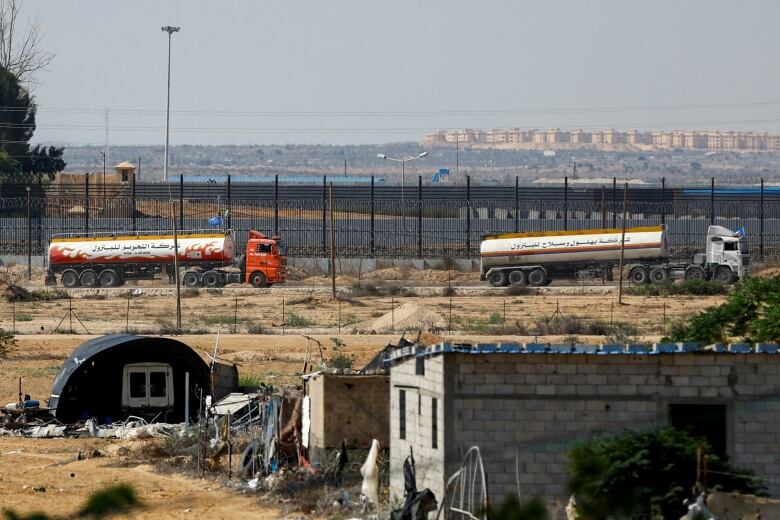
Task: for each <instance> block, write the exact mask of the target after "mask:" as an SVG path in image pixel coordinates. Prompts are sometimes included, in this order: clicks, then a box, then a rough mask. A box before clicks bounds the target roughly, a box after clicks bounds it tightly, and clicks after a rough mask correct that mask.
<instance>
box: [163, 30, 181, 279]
mask: <svg viewBox="0 0 780 520" xmlns="http://www.w3.org/2000/svg"><path fill="white" fill-rule="evenodd" d="M180 29H181V27H173V26H171V25H166V26H165V27H162V30H163V31H165V32H167V33H168V102H167V104H166V108H165V163H164V164H163V182H168V143H169V137H170V126H171V35H173V33H175V32H179V30H180ZM177 276H178V275H177Z"/></svg>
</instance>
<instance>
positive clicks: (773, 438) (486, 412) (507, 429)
mask: <svg viewBox="0 0 780 520" xmlns="http://www.w3.org/2000/svg"><path fill="white" fill-rule="evenodd" d="M777 350H778V349H777V346H776V345H756V346H750V345H745V344H740V345H731V346H729V347H724V346H721V345H716V346H711V347H707V348H706V349H699V348H698V347H697V346H695V345H691V344H681V345H678V344H657V345H655V346H654V347H652V348H648V347H642V346H637V345H632V346H627V347H624V346H620V345H605V346H601V347H597V346H586V345H581V346H577V347H571V346H568V345H566V346H546V345H540V344H526V345H519V344H489V345H478V346H458V345H452V344H449V343H442V344H439V345H436V346H433V347H427V348H422V347H407V348H404V349H399V350H397V351H396V352H395V353H394V357H393V359H392V360H391V372H390V374H391V379H390V475H391V481H390V488H391V496H398V497H401V496H403V472H402V465H403V461H404V459H405V458H406V457H407V456H408V455H409V454H410V451H411V452H413V454H414V458H415V461H416V464H417V485H418V488H423V487H428V488H430V489H431V490H432V491H433V492H434V494H435V495H436V498H437V499H438V500H439V501H441V500H442V498H443V496H444V488H445V483H446V481H447V478H448V477H449V476H450V475H452V474H453V473H454V472H455V471H456V470H457V469H458V467H459V465H460V463H461V460H462V458H463V455H464V454H465V453H466V451H467V450H468V449H469V448H470V447H471V446H479V448H480V451H481V455H482V461H483V464H484V469H485V472H486V474H487V481H488V493H489V497H490V499H491V500H492V501H494V502H495V501H500V500H501V499H502V498H504V497H506V496H508V495H512V494H516V493H518V491H519V492H520V493H521V495H522V496H523V497H525V498H528V497H532V496H538V497H543V498H546V499H549V500H556V499H565V498H566V497H567V475H566V469H565V465H566V455H565V454H566V451H567V449H568V448H569V446H570V445H571V444H572V442H574V441H576V440H579V439H583V438H587V437H589V436H592V435H599V434H610V433H619V432H622V431H625V430H628V429H630V430H639V429H644V428H650V427H658V426H667V425H672V426H675V427H680V428H685V427H690V428H692V429H693V431H694V432H695V433H696V434H698V435H701V436H705V437H706V438H708V440H709V441H710V443H711V444H712V445H713V447H714V449H715V450H716V451H717V452H720V453H724V454H727V455H728V456H729V457H730V458H731V460H732V461H733V462H735V463H736V464H738V465H741V466H745V467H748V468H750V469H752V470H754V471H755V472H756V474H757V475H758V476H760V477H764V478H766V479H767V484H768V486H769V489H770V492H771V493H772V494H773V495H778V494H780V484H778V483H779V482H780V354H778V353H777Z"/></svg>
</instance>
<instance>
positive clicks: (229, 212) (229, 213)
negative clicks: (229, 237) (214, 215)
mask: <svg viewBox="0 0 780 520" xmlns="http://www.w3.org/2000/svg"><path fill="white" fill-rule="evenodd" d="M230 187H231V183H230V175H228V177H227V211H226V213H227V218H226V219H225V226H226V227H227V229H232V226H231V223H232V218H233V199H232V193H231V190H230Z"/></svg>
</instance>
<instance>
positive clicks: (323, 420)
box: [306, 373, 390, 461]
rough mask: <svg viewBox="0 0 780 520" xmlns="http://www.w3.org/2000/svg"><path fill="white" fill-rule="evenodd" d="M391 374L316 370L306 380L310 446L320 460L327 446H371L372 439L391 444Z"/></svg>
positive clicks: (316, 458)
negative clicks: (308, 400) (341, 372)
mask: <svg viewBox="0 0 780 520" xmlns="http://www.w3.org/2000/svg"><path fill="white" fill-rule="evenodd" d="M389 391H390V378H389V377H388V376H384V375H345V374H328V373H322V374H316V375H312V376H311V377H310V378H309V380H308V381H307V382H306V393H307V395H308V396H309V398H310V399H311V405H310V417H311V428H310V430H309V449H310V453H311V454H312V460H317V461H319V460H320V459H321V457H322V456H323V453H324V450H325V449H328V448H338V447H339V446H340V445H341V441H342V440H346V441H347V445H348V447H349V448H366V449H367V448H369V447H370V446H371V441H372V439H377V440H378V441H379V444H380V446H382V447H387V446H388V444H389V442H390V441H389V431H388V426H389V425H388V422H389V413H390V395H389Z"/></svg>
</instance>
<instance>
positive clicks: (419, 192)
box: [417, 175, 423, 258]
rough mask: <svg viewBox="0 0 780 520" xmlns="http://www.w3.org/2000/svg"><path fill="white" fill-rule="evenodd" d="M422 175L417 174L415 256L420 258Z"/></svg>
mask: <svg viewBox="0 0 780 520" xmlns="http://www.w3.org/2000/svg"><path fill="white" fill-rule="evenodd" d="M422 222H423V218H422V175H418V176H417V256H418V257H419V258H422V255H423V254H422Z"/></svg>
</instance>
